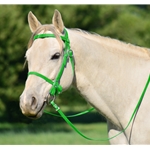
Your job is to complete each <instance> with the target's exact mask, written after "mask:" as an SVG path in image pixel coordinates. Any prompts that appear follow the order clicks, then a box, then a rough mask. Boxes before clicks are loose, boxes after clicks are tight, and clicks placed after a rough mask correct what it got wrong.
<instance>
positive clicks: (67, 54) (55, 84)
mask: <svg viewBox="0 0 150 150" xmlns="http://www.w3.org/2000/svg"><path fill="white" fill-rule="evenodd" d="M64 31H65V35H64V36H60V37H61V39H62V40H63V41H64V43H65V47H64V55H63V61H62V65H61V67H60V70H59V72H58V74H57V76H56V78H55V80H54V81H52V80H51V79H49V78H47V77H46V76H44V75H42V74H40V73H38V72H35V71H31V72H29V73H28V75H36V76H38V77H40V78H42V79H44V80H45V81H46V82H48V83H50V84H51V85H52V87H51V89H50V91H49V94H50V95H51V96H55V95H58V94H60V93H61V92H62V90H63V88H62V86H61V85H60V84H59V83H60V79H61V77H62V74H63V71H64V69H65V67H66V65H67V61H68V58H69V59H70V62H71V65H72V70H73V75H74V58H73V52H72V50H71V49H70V40H69V38H68V32H67V30H66V29H65V30H64ZM49 37H51V38H55V35H54V34H47V33H45V34H37V35H35V36H34V40H36V39H39V38H49Z"/></svg>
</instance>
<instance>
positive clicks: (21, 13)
mask: <svg viewBox="0 0 150 150" xmlns="http://www.w3.org/2000/svg"><path fill="white" fill-rule="evenodd" d="M55 9H58V10H59V11H60V12H61V14H62V18H63V20H64V24H65V26H66V27H67V28H80V29H83V30H87V31H90V32H96V33H98V34H100V35H102V36H109V37H111V38H115V39H119V40H122V41H125V42H127V43H132V44H135V45H139V46H142V47H150V42H149V41H150V36H149V34H150V21H149V19H150V13H149V12H150V6H148V5H0V10H1V12H0V73H1V78H0V117H1V118H4V120H7V121H14V120H15V119H13V118H17V115H18V114H20V115H21V113H20V109H19V96H20V94H21V93H22V91H23V88H24V83H25V80H26V77H27V69H23V64H24V60H25V59H24V55H25V52H26V49H27V43H28V40H29V38H30V36H31V32H30V30H29V27H28V22H27V15H28V12H29V11H32V12H33V13H34V14H35V15H36V16H37V18H38V19H39V20H40V22H41V23H42V24H49V23H51V20H52V16H53V12H54V10H55ZM60 99H61V100H62V99H63V100H62V101H61V102H62V103H65V104H66V105H69V104H70V105H72V103H73V102H75V103H76V102H78V103H81V99H82V100H83V98H81V97H79V96H78V95H77V92H76V91H75V90H74V89H70V90H69V91H68V92H65V93H64V94H62V95H61V96H60ZM65 99H68V101H66V100H65ZM76 99H80V100H76ZM70 101H71V103H70ZM15 121H16V120H15Z"/></svg>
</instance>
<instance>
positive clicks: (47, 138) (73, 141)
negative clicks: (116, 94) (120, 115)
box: [0, 123, 109, 145]
mask: <svg viewBox="0 0 150 150" xmlns="http://www.w3.org/2000/svg"><path fill="white" fill-rule="evenodd" d="M75 126H76V127H77V128H78V129H79V130H80V131H81V132H82V133H83V134H85V135H86V136H88V137H90V138H96V139H101V138H102V139H104V138H107V128H106V124H105V123H92V124H75ZM0 145H109V142H108V141H90V140H87V139H85V138H83V137H81V136H80V135H79V134H78V133H76V132H75V131H74V130H73V129H72V128H71V127H70V126H69V125H67V124H66V123H59V124H56V123H55V124H50V123H49V124H44V125H40V124H39V125H38V124H37V125H33V124H31V125H28V127H27V126H26V125H20V124H15V125H11V124H7V123H6V124H0Z"/></svg>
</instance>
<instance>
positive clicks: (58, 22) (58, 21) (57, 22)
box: [52, 10, 64, 33]
mask: <svg viewBox="0 0 150 150" xmlns="http://www.w3.org/2000/svg"><path fill="white" fill-rule="evenodd" d="M52 23H53V25H54V26H55V27H56V29H57V30H58V31H59V32H60V33H63V31H64V23H63V20H62V17H61V14H60V12H59V11H58V10H55V12H54V15H53V19H52Z"/></svg>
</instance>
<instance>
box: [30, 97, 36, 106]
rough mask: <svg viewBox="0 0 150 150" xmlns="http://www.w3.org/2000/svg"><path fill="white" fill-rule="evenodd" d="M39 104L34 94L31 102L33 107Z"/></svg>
mask: <svg viewBox="0 0 150 150" xmlns="http://www.w3.org/2000/svg"><path fill="white" fill-rule="evenodd" d="M36 104H37V101H36V98H35V97H34V96H32V102H31V107H32V108H33V107H35V106H36Z"/></svg>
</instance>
